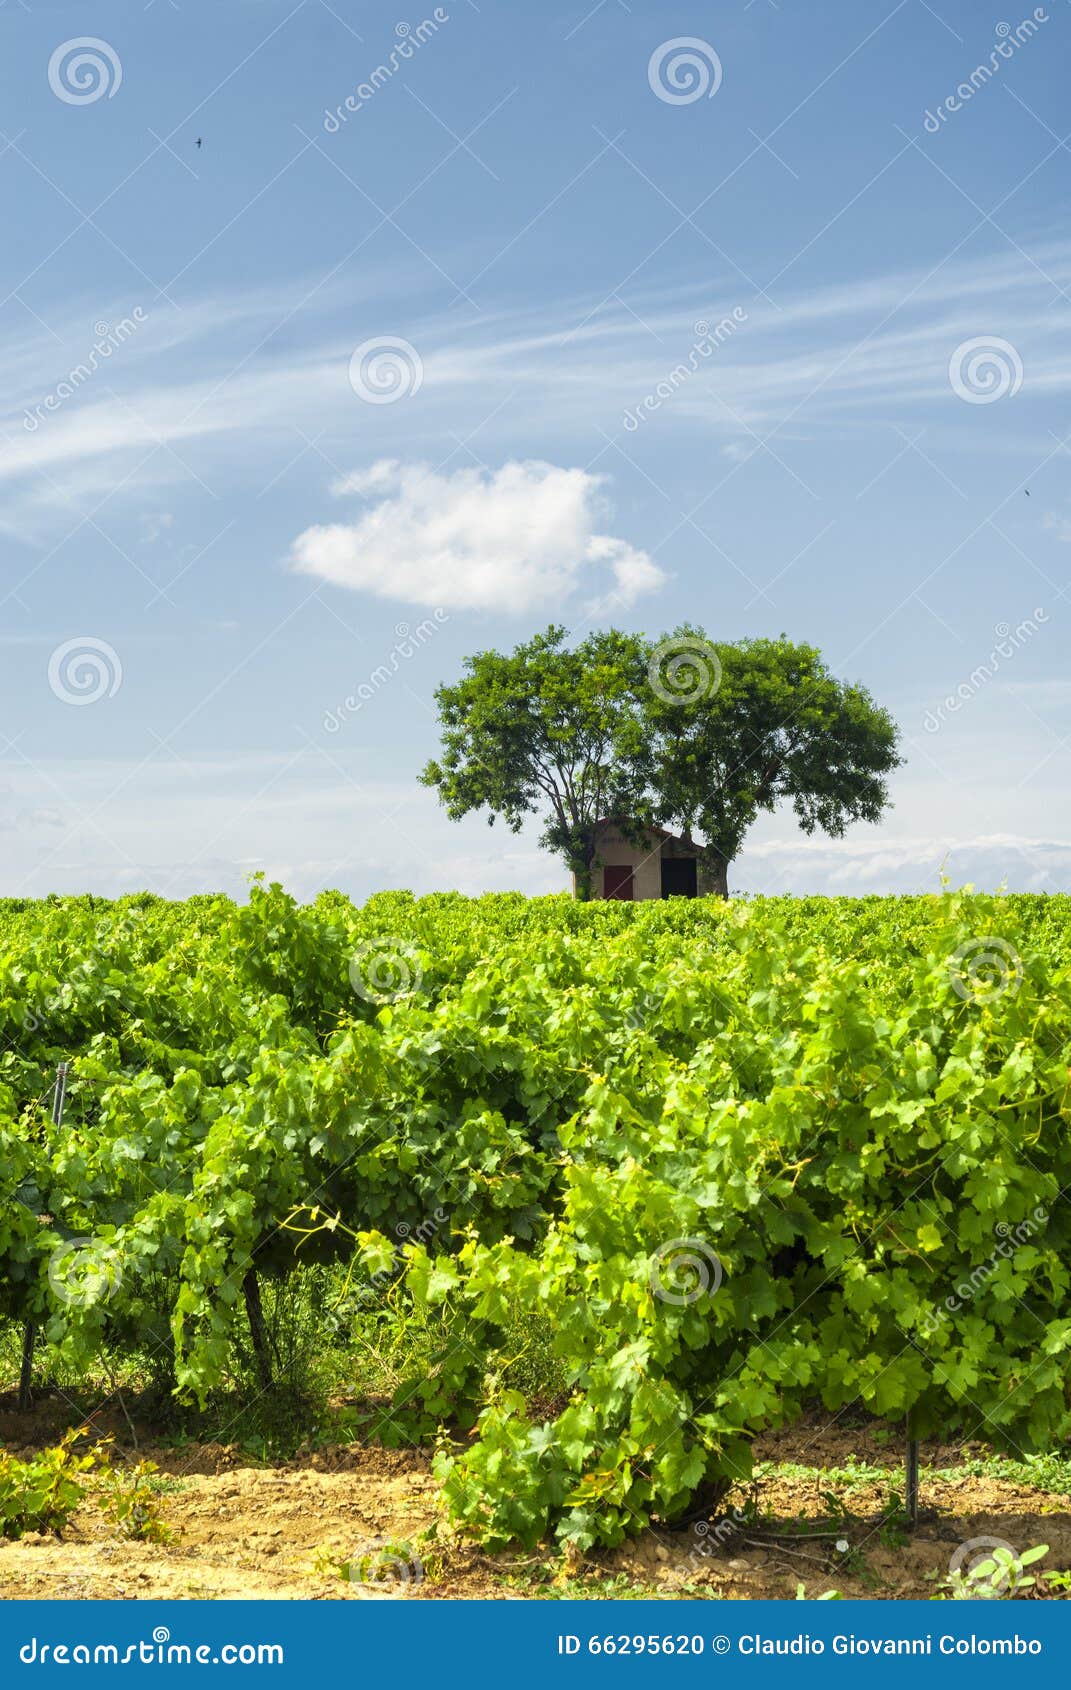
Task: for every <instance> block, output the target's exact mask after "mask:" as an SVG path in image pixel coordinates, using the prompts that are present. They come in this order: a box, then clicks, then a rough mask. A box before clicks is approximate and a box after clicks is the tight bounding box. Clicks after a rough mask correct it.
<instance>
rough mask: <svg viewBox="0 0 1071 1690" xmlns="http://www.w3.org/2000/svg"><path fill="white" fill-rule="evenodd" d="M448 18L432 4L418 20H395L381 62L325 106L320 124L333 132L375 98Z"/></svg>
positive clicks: (445, 13)
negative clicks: (428, 14) (338, 100)
mask: <svg viewBox="0 0 1071 1690" xmlns="http://www.w3.org/2000/svg"><path fill="white" fill-rule="evenodd" d="M449 22H450V14H449V12H448V11H447V10H446V7H445V6H436V8H435V10H434V12H432V14H431V17H430V18H424V19H422V21H421V22H420V23H418V24H408V23H396V24H395V26H394V34H395V37H396V40H395V43H394V46H393V47H392V48H391V50H390V52H389V53H388V54H387V57H386V58H385V59H384V61H383V63H382V64H378V65H377V66H376V68H375V70H373V71H370V72H369V74H368V76H367V77H366V78H365V80H364V81H363V82H359V83H358V85H357V87H356V88H355V89H354V91H353V93H352V94H347V95H346V98H345V99H344V100H343V101H342V102H341V104H340V105H337V106H336V107H335V109H334V110H333V111H332V110H331V108H330V106H328V108H327V109H326V110H325V112H324V117H323V126H324V129H325V130H326V131H327V133H328V134H329V135H337V134H338V132H339V130H340V129H341V128H342V125H343V124H344V123H348V122H349V120H350V118H351V117H352V116H353V115H354V113H355V112H359V111H360V110H361V108H362V106H366V105H367V104H368V102H369V100H372V99H374V98H375V96H376V95H377V94H378V93H379V90H380V89H381V88H383V87H385V86H386V84H387V83H388V82H389V81H390V80H391V78H392V77H394V76H397V74H398V72H399V71H400V70H402V69H403V68H404V66H405V64H406V62H407V61H408V60H409V59H411V58H413V56H414V55H415V54H416V53H417V52H418V50H419V49H420V48H421V47H423V46H424V44H425V42H427V41H430V40H431V38H432V36H433V35H437V34H438V33H439V30H440V29H441V28H442V25H443V24H444V23H449Z"/></svg>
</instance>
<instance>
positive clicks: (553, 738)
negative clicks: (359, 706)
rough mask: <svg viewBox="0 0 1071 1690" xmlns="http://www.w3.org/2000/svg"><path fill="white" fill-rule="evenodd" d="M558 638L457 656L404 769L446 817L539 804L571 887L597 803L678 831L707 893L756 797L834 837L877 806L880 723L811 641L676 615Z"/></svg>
mask: <svg viewBox="0 0 1071 1690" xmlns="http://www.w3.org/2000/svg"><path fill="white" fill-rule="evenodd" d="M566 638H567V634H566V630H565V629H564V628H561V627H556V626H551V627H549V628H547V630H546V631H545V632H544V633H542V634H537V635H536V636H535V637H534V638H533V639H531V640H529V641H527V642H526V643H525V644H522V645H519V646H518V647H517V648H516V650H515V651H514V652H513V653H512V654H510V655H504V654H503V653H501V652H497V651H483V652H479V653H477V654H476V655H475V656H474V657H470V658H469V659H468V660H467V662H466V671H467V672H466V674H465V675H464V676H463V678H462V679H461V680H460V681H458V682H457V683H456V684H454V685H447V686H442V687H440V688H439V689H438V692H437V693H436V702H437V704H438V709H439V720H440V726H441V729H442V750H441V752H440V756H439V759H438V760H437V761H433V762H430V763H429V764H428V765H427V767H426V768H425V769H424V771H423V774H422V775H421V779H422V780H423V782H424V784H425V785H427V786H432V787H435V788H436V789H437V790H438V792H439V796H440V798H441V800H442V802H443V804H444V805H445V807H446V810H447V813H448V814H449V815H450V816H452V817H453V818H455V819H460V818H461V817H462V816H465V815H468V814H469V813H471V812H472V811H477V810H487V812H488V814H489V820H490V821H491V822H492V823H493V822H494V821H495V820H496V819H497V818H498V817H501V818H502V820H503V821H504V822H505V823H506V825H507V826H508V827H509V828H511V829H512V830H513V831H514V832H518V831H519V830H520V828H521V827H522V826H523V824H524V821H525V819H526V818H527V817H528V816H531V815H541V816H542V817H543V820H544V830H543V834H542V842H543V843H544V844H545V845H546V846H547V847H548V848H549V849H551V850H553V851H555V852H557V853H558V854H559V855H561V856H562V857H563V858H564V860H565V862H566V863H567V864H568V866H569V867H570V869H571V870H572V871H573V873H574V875H575V876H576V880H577V888H578V891H579V893H580V895H581V896H582V897H584V896H589V895H590V890H591V884H592V870H593V868H594V866H595V863H596V855H597V830H598V823H599V822H600V821H602V820H603V819H605V818H606V817H608V816H613V817H615V818H617V819H618V820H619V821H620V822H621V823H622V825H623V826H624V827H625V829H626V831H629V830H634V831H636V833H637V835H639V834H640V833H641V832H642V830H643V829H644V828H645V827H648V826H650V825H652V824H657V825H661V826H665V827H669V828H673V829H676V830H678V831H680V832H682V833H683V834H684V835H685V837H687V838H693V839H695V842H696V844H697V845H698V846H699V847H700V850H701V854H702V856H703V858H704V859H705V862H706V865H707V868H708V871H709V873H710V875H711V879H712V883H713V885H714V886H715V888H716V890H718V891H720V892H722V893H723V894H724V893H726V892H727V890H728V866H729V864H730V863H731V862H732V860H733V859H734V857H735V856H736V855H737V853H738V852H739V850H740V846H741V844H742V843H743V840H744V837H745V835H746V833H747V831H748V829H749V828H750V827H751V825H752V823H753V822H754V821H755V819H756V817H757V816H758V814H759V813H760V811H764V810H765V811H768V810H773V809H775V808H776V807H777V806H778V805H779V804H782V803H790V804H791V805H792V808H793V810H794V811H795V814H796V817H797V819H798V821H799V824H800V826H801V827H802V828H803V830H804V831H805V832H806V833H813V832H814V831H815V830H816V829H821V830H822V831H823V832H825V833H828V834H831V835H833V836H835V837H836V836H839V835H841V834H843V833H844V831H845V829H846V828H847V827H848V826H849V825H850V824H851V823H853V822H857V821H869V822H875V821H878V820H879V819H880V817H881V815H882V813H883V811H884V809H885V807H886V805H887V804H888V801H889V800H888V789H887V785H886V777H887V775H888V774H889V773H890V772H891V771H892V770H893V769H894V768H896V767H897V765H898V764H899V762H900V758H899V756H898V755H897V749H896V747H897V728H896V724H895V723H894V721H893V720H892V718H891V716H890V715H889V714H888V712H887V711H885V710H883V709H882V708H881V707H880V706H879V705H877V704H876V703H875V702H874V700H873V699H872V698H871V696H870V694H869V693H868V692H867V691H866V689H865V688H863V687H862V686H859V685H854V684H850V683H847V682H844V681H840V680H838V679H837V678H836V677H835V676H834V675H833V674H831V672H830V670H829V668H828V667H827V665H826V664H825V662H824V661H823V659H822V656H821V654H820V652H819V651H818V650H817V649H816V648H815V647H814V646H810V645H798V644H793V643H792V642H791V641H789V640H787V639H785V638H781V639H776V640H769V639H748V640H739V641H736V642H726V641H711V640H708V639H707V637H706V635H705V634H704V633H703V631H702V630H701V629H699V628H695V627H692V626H689V625H684V626H682V627H679V628H677V629H676V630H675V631H674V633H672V634H670V635H667V636H665V637H664V638H663V639H661V640H659V641H657V642H652V641H649V640H646V639H644V638H642V637H641V636H638V635H633V634H624V633H621V632H619V631H618V630H616V629H609V630H607V631H606V632H603V633H593V634H589V635H588V637H587V638H586V639H584V640H583V641H582V642H581V643H580V644H579V645H576V646H573V647H569V646H567V645H566V643H565V642H566Z"/></svg>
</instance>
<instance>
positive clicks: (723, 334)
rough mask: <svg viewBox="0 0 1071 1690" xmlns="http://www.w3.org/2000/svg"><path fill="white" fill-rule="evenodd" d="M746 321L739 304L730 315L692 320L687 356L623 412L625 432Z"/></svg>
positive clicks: (669, 396)
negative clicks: (692, 330) (693, 333)
mask: <svg viewBox="0 0 1071 1690" xmlns="http://www.w3.org/2000/svg"><path fill="white" fill-rule="evenodd" d="M746 322H747V312H746V311H745V310H744V308H743V306H742V305H734V307H733V309H732V311H731V312H730V314H729V315H728V316H727V317H722V318H721V320H720V322H717V323H713V324H711V323H709V322H707V321H706V319H705V318H704V319H701V320H700V321H699V322H698V323H696V325H695V340H694V341H693V342H692V345H691V350H690V351H689V353H688V356H687V357H686V358H685V359H683V361H682V362H681V363H679V364H678V365H677V366H676V368H675V369H672V370H670V371H669V373H668V375H665V376H663V377H662V380H661V381H659V382H657V383H656V384H655V386H654V388H653V389H652V390H651V392H650V393H645V394H644V396H643V398H642V399H641V400H640V401H639V403H638V404H637V405H633V406H632V407H631V408H630V409H629V410H627V411H626V412H625V414H624V416H623V418H622V423H623V425H624V427H625V428H626V429H627V430H628V432H629V433H630V434H635V432H636V430H637V429H638V428H639V426H640V424H641V422H643V421H645V419H646V418H647V417H648V416H650V415H651V413H652V412H653V411H660V410H661V409H662V406H663V405H664V404H665V402H666V400H667V399H672V398H673V395H674V394H675V393H676V392H677V391H678V390H679V389H680V388H681V387H683V386H684V384H685V382H686V381H688V380H689V379H690V378H691V377H692V376H694V375H695V373H696V371H697V370H699V369H701V368H702V365H703V361H704V359H706V358H709V357H711V356H712V354H713V353H714V352H715V351H716V350H717V348H718V347H719V346H721V345H722V343H723V342H724V341H726V340H728V339H729V337H730V335H733V334H735V333H736V330H737V329H738V328H739V327H740V325H741V324H742V323H746Z"/></svg>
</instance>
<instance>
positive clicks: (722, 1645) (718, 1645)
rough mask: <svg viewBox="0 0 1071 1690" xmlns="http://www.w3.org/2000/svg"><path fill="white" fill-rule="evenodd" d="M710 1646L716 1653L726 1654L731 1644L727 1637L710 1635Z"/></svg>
mask: <svg viewBox="0 0 1071 1690" xmlns="http://www.w3.org/2000/svg"><path fill="white" fill-rule="evenodd" d="M710 1647H711V1648H712V1649H713V1651H714V1653H715V1654H716V1655H727V1654H728V1653H729V1650H730V1648H731V1644H730V1642H729V1639H728V1638H727V1637H712V1638H711V1640H710Z"/></svg>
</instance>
